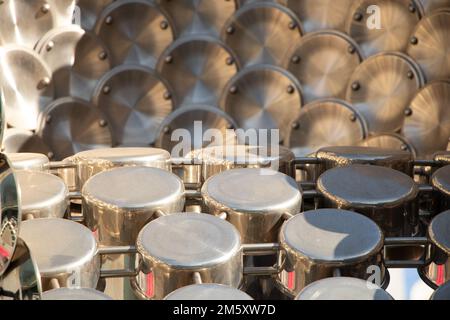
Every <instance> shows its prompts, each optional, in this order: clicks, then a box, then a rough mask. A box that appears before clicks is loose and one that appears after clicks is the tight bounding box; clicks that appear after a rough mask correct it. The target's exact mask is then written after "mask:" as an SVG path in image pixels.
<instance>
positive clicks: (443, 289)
mask: <svg viewBox="0 0 450 320" xmlns="http://www.w3.org/2000/svg"><path fill="white" fill-rule="evenodd" d="M430 300H447V301H448V300H450V281H449V282H447V283H444V284H443V285H441V286H439V288H437V289H436V291H435V292H434V293H433V295H432V296H431V297H430Z"/></svg>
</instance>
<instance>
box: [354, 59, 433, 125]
mask: <svg viewBox="0 0 450 320" xmlns="http://www.w3.org/2000/svg"><path fill="white" fill-rule="evenodd" d="M423 84H424V78H423V75H422V73H421V71H420V68H419V67H418V66H417V64H416V63H415V62H414V61H413V60H411V59H410V58H408V57H407V56H406V55H404V54H401V53H381V54H378V55H375V56H373V57H370V58H369V59H368V60H365V61H364V62H363V63H362V64H361V65H360V66H359V67H357V68H356V70H355V72H354V73H353V75H352V76H351V77H350V79H349V82H348V86H347V93H346V100H347V101H349V102H350V103H351V104H352V105H353V106H354V107H355V109H357V110H358V111H359V112H360V113H361V114H362V115H363V117H364V118H365V119H366V120H367V124H368V127H369V131H370V132H371V133H375V134H377V133H385V132H396V131H398V130H399V129H401V127H402V125H403V122H404V119H405V110H406V108H407V107H408V104H409V103H410V101H411V99H412V98H413V97H414V95H415V94H416V92H417V91H418V90H419V89H420V88H421V87H422V86H423Z"/></svg>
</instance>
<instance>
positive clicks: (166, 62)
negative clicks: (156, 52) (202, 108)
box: [158, 36, 239, 107]
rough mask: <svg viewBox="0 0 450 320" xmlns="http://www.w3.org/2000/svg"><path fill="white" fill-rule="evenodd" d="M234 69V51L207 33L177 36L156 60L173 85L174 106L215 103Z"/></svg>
mask: <svg viewBox="0 0 450 320" xmlns="http://www.w3.org/2000/svg"><path fill="white" fill-rule="evenodd" d="M238 69H239V66H238V65H237V64H236V59H235V57H234V54H233V53H232V52H231V51H230V50H229V49H228V48H227V47H226V46H225V45H224V44H223V43H222V42H220V41H219V40H217V39H214V38H211V37H207V36H186V37H183V38H181V39H178V40H177V41H175V42H174V43H172V44H171V45H170V46H169V47H168V48H167V49H166V50H165V51H164V53H163V54H162V55H161V57H160V59H159V62H158V71H159V73H160V74H161V76H162V77H163V78H164V79H166V80H167V81H168V83H169V85H170V87H171V88H172V89H173V95H174V100H175V101H176V106H177V107H180V106H185V105H191V104H207V105H217V104H218V100H219V98H220V95H221V94H222V92H223V90H224V88H225V85H226V84H227V82H228V80H229V79H230V78H231V77H233V76H234V75H235V74H236V73H237V71H238Z"/></svg>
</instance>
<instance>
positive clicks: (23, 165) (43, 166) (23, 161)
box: [7, 153, 50, 172]
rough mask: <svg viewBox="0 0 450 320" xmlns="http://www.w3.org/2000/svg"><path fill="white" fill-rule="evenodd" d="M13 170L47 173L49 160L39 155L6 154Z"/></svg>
mask: <svg viewBox="0 0 450 320" xmlns="http://www.w3.org/2000/svg"><path fill="white" fill-rule="evenodd" d="M7 155H8V158H9V160H10V161H11V165H12V167H13V169H14V170H33V171H41V172H47V171H48V169H49V164H50V160H49V159H48V157H47V156H46V155H43V154H40V153H8V154H7Z"/></svg>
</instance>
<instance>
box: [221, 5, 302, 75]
mask: <svg viewBox="0 0 450 320" xmlns="http://www.w3.org/2000/svg"><path fill="white" fill-rule="evenodd" d="M302 32H303V31H302V26H301V22H300V20H298V18H297V16H296V15H295V14H294V13H293V12H292V11H291V10H289V9H288V8H287V7H285V6H282V5H280V4H278V3H273V2H269V1H265V2H254V3H249V4H247V5H245V6H243V7H242V8H240V9H239V10H238V11H237V12H236V13H235V14H234V15H233V16H232V17H231V18H230V19H229V20H228V22H227V23H226V25H225V26H224V28H223V30H222V39H223V41H224V42H225V43H226V45H227V46H228V47H230V48H231V50H233V51H234V52H235V53H236V55H237V57H238V59H239V62H240V65H242V66H249V65H255V64H273V65H280V64H281V63H282V61H284V59H285V58H286V56H287V55H288V54H289V49H290V48H291V47H292V46H293V45H295V44H296V43H298V42H299V41H300V39H301V37H302Z"/></svg>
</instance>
